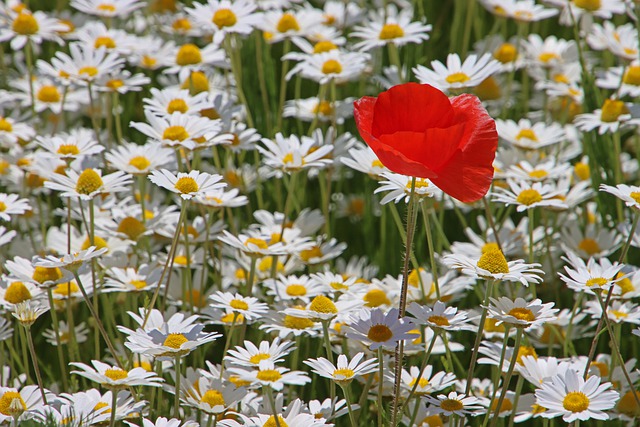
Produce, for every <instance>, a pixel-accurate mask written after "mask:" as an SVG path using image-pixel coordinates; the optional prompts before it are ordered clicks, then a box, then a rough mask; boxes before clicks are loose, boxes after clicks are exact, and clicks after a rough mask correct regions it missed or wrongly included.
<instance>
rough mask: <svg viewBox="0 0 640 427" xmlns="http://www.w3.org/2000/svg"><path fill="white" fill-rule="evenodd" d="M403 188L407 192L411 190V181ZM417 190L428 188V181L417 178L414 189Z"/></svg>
mask: <svg viewBox="0 0 640 427" xmlns="http://www.w3.org/2000/svg"><path fill="white" fill-rule="evenodd" d="M405 188H406V189H407V190H411V181H409V182H407V185H405ZM418 188H429V181H427V180H426V179H422V178H417V179H416V186H415V189H416V190H417V189H418Z"/></svg>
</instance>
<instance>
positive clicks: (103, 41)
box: [93, 36, 116, 49]
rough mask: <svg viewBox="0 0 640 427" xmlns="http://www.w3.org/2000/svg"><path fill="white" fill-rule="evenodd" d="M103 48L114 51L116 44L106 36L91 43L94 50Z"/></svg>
mask: <svg viewBox="0 0 640 427" xmlns="http://www.w3.org/2000/svg"><path fill="white" fill-rule="evenodd" d="M103 46H104V47H105V48H107V49H115V47H116V42H115V40H113V39H112V38H111V37H107V36H102V37H96V40H95V42H94V43H93V47H95V48H96V49H99V48H101V47H103Z"/></svg>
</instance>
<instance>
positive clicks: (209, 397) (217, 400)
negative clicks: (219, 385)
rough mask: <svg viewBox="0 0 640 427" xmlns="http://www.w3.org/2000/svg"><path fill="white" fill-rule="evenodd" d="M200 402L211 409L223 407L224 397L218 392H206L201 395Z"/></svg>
mask: <svg viewBox="0 0 640 427" xmlns="http://www.w3.org/2000/svg"><path fill="white" fill-rule="evenodd" d="M200 402H202V403H206V404H208V405H209V406H211V407H213V406H219V405H222V406H224V397H223V396H222V393H220V392H219V391H218V390H207V391H206V392H205V393H204V394H203V395H202V398H201V399H200Z"/></svg>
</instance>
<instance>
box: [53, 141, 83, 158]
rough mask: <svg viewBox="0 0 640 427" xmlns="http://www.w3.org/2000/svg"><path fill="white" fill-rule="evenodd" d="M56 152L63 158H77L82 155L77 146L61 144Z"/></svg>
mask: <svg viewBox="0 0 640 427" xmlns="http://www.w3.org/2000/svg"><path fill="white" fill-rule="evenodd" d="M56 152H57V153H58V154H61V155H63V156H76V155H78V154H80V150H79V149H78V146H77V145H75V144H61V145H60V147H58V150H57V151H56Z"/></svg>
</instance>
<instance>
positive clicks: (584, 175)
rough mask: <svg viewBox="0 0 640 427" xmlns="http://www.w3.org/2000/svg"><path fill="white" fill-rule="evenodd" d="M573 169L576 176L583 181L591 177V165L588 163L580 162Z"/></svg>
mask: <svg viewBox="0 0 640 427" xmlns="http://www.w3.org/2000/svg"><path fill="white" fill-rule="evenodd" d="M573 171H574V172H575V173H576V176H577V177H578V178H579V179H580V180H581V181H586V180H587V179H589V178H590V177H591V170H590V169H589V165H588V164H586V163H582V162H578V163H576V164H575V166H574V167H573Z"/></svg>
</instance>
